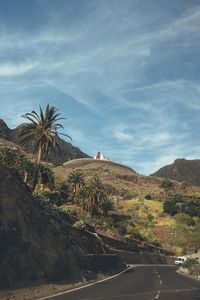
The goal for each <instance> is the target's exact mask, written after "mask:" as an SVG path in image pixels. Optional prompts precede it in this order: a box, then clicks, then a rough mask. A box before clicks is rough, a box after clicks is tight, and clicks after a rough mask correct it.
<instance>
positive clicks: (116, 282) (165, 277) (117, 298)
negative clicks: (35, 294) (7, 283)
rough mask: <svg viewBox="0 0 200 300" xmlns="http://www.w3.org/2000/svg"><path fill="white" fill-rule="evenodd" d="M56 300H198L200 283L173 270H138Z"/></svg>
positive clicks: (144, 268)
mask: <svg viewBox="0 0 200 300" xmlns="http://www.w3.org/2000/svg"><path fill="white" fill-rule="evenodd" d="M48 299H55V300H200V282H197V281H196V280H193V279H190V278H187V277H184V276H182V275H180V274H177V272H176V268H175V267H173V266H155V265H153V266H140V267H136V268H133V269H131V270H128V271H127V272H125V273H123V274H121V275H120V276H117V277H114V278H112V279H110V280H107V281H103V282H100V283H97V284H95V285H92V286H89V287H86V288H84V289H80V290H76V291H72V292H70V293H69V292H68V293H66V294H62V295H58V296H52V297H49V298H48Z"/></svg>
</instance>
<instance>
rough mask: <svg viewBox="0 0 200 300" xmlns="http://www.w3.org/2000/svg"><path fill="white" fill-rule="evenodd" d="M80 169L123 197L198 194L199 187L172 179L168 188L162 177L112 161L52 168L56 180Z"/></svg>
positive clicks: (91, 161)
mask: <svg viewBox="0 0 200 300" xmlns="http://www.w3.org/2000/svg"><path fill="white" fill-rule="evenodd" d="M75 169H78V170H80V171H81V172H82V173H83V174H84V175H85V176H86V177H87V176H98V177H99V178H100V179H101V180H102V182H103V183H104V184H105V186H106V187H107V190H108V192H109V193H111V194H112V195H115V196H119V197H122V198H124V199H130V198H131V197H134V196H139V195H140V196H142V195H143V196H145V195H146V194H149V193H153V194H154V197H157V198H160V197H161V198H162V197H163V195H168V194H169V193H181V194H199V193H200V188H198V187H194V186H192V185H190V184H186V183H179V182H177V181H174V182H173V184H172V186H171V187H170V188H165V187H162V182H163V179H162V178H157V177H153V176H152V177H150V176H144V175H140V174H138V173H136V172H135V171H134V170H132V169H131V168H129V167H126V166H123V165H118V164H113V163H112V162H106V161H96V160H82V161H81V160H77V161H74V162H73V163H71V162H69V163H67V164H66V165H65V166H58V167H55V168H54V169H53V171H54V173H55V176H56V178H57V181H63V182H64V181H65V180H66V179H67V177H68V175H69V174H70V172H72V171H73V170H75Z"/></svg>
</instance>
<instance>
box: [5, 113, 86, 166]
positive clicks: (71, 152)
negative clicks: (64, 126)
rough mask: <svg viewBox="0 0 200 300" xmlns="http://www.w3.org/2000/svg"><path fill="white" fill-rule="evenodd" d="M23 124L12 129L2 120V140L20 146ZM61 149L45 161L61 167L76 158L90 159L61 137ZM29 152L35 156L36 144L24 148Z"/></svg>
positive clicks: (51, 153) (29, 144) (52, 153)
mask: <svg viewBox="0 0 200 300" xmlns="http://www.w3.org/2000/svg"><path fill="white" fill-rule="evenodd" d="M22 127H23V124H20V125H19V126H17V127H16V128H14V129H10V128H9V127H8V125H7V124H6V122H5V121H4V120H2V119H0V138H2V139H5V140H8V141H11V142H13V143H15V144H18V145H20V138H19V136H20V133H21V130H22ZM58 144H59V147H60V151H58V150H56V151H54V152H50V153H49V155H48V156H47V157H46V159H44V160H45V161H47V162H50V163H53V164H55V165H61V164H63V163H64V162H66V161H68V160H71V159H76V158H88V157H89V155H87V154H86V153H84V152H82V151H81V150H80V149H79V148H78V147H75V146H73V145H72V144H71V143H69V142H66V141H65V140H63V139H61V138H60V137H59V142H58ZM23 147H24V148H25V149H26V150H27V151H28V152H30V153H32V154H34V143H28V144H27V145H25V146H23Z"/></svg>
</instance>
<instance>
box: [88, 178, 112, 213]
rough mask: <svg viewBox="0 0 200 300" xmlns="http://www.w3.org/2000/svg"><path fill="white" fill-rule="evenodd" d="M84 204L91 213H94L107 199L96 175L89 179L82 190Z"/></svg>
mask: <svg viewBox="0 0 200 300" xmlns="http://www.w3.org/2000/svg"><path fill="white" fill-rule="evenodd" d="M83 195H84V197H85V199H84V200H85V201H84V206H85V208H86V210H88V211H90V212H91V214H92V215H94V214H96V213H97V212H98V210H99V208H101V207H102V205H103V203H104V202H105V201H106V200H107V198H108V195H107V193H106V192H105V191H104V186H103V184H102V182H101V181H100V179H99V178H98V177H93V178H92V179H90V180H89V182H88V184H87V186H86V188H85V191H84V194H83Z"/></svg>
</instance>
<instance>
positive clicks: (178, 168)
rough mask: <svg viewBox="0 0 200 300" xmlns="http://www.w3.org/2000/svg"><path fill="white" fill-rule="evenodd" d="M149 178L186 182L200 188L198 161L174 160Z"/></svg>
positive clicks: (199, 163)
mask: <svg viewBox="0 0 200 300" xmlns="http://www.w3.org/2000/svg"><path fill="white" fill-rule="evenodd" d="M151 176H157V177H164V178H169V179H174V180H177V181H186V182H188V183H190V184H192V185H196V186H200V159H194V160H186V159H184V158H182V159H176V160H175V161H174V163H173V164H171V165H168V166H165V167H163V168H161V169H159V170H158V171H156V172H155V173H153V174H151Z"/></svg>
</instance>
